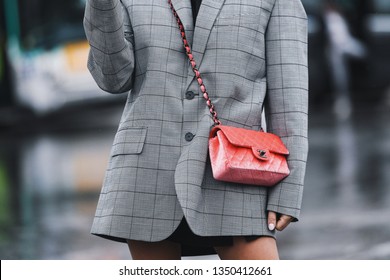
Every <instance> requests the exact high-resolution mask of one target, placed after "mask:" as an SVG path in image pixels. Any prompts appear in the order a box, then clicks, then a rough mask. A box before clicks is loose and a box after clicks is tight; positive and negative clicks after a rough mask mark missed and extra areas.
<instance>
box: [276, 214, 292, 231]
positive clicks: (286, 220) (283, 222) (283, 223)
mask: <svg viewBox="0 0 390 280" xmlns="http://www.w3.org/2000/svg"><path fill="white" fill-rule="evenodd" d="M292 219H293V218H292V217H291V216H288V215H281V216H280V218H279V220H278V222H277V224H276V229H277V230H278V231H282V230H284V229H285V228H286V227H287V226H288V225H289V224H290V223H291V221H292Z"/></svg>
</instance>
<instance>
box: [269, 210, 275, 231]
mask: <svg viewBox="0 0 390 280" xmlns="http://www.w3.org/2000/svg"><path fill="white" fill-rule="evenodd" d="M275 227H276V213H275V212H272V211H269V212H268V229H269V230H271V231H272V230H274V229H275Z"/></svg>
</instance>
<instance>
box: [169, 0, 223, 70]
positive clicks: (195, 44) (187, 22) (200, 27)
mask: <svg viewBox="0 0 390 280" xmlns="http://www.w3.org/2000/svg"><path fill="white" fill-rule="evenodd" d="M224 2H225V0H202V4H201V6H200V8H199V12H198V16H197V19H196V25H195V30H194V26H193V18H192V8H191V1H190V0H172V5H173V7H174V8H175V10H176V12H177V14H178V15H179V17H180V20H181V21H182V23H183V25H184V29H185V32H186V37H187V40H188V42H189V43H190V45H191V46H192V51H193V54H194V58H195V61H196V63H197V65H198V68H199V67H200V64H201V62H202V59H203V54H204V51H205V49H206V45H207V41H208V39H209V36H210V32H211V29H212V27H213V25H214V22H215V19H216V18H217V16H218V14H219V12H220V10H221V8H222V5H223V3H224ZM191 71H192V70H191Z"/></svg>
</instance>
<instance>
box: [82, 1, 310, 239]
mask: <svg viewBox="0 0 390 280" xmlns="http://www.w3.org/2000/svg"><path fill="white" fill-rule="evenodd" d="M172 3H173V5H174V7H175V9H176V10H177V12H178V14H179V16H180V18H181V20H182V22H183V24H184V27H185V30H186V34H187V39H188V41H189V43H190V45H191V47H192V50H193V53H194V57H195V60H196V61H197V64H198V66H199V69H200V72H201V73H202V75H203V80H204V83H205V85H206V86H207V89H208V92H209V94H210V98H211V99H212V100H213V102H214V104H215V107H216V109H217V111H218V115H219V117H220V120H221V121H222V123H223V124H225V125H232V126H237V127H245V128H249V129H254V130H258V129H260V126H261V122H262V108H263V104H264V108H265V116H266V124H267V130H268V131H270V132H273V133H275V134H277V135H279V136H280V137H281V139H282V140H283V141H284V143H285V144H286V146H287V148H288V149H289V151H290V155H289V157H288V164H289V167H290V170H291V174H290V176H288V177H287V178H286V179H285V180H284V181H282V182H281V183H279V184H278V185H277V186H275V187H272V188H266V187H262V186H249V185H240V184H233V183H224V182H218V181H216V180H214V179H213V177H212V173H211V169H210V163H209V161H208V135H209V131H210V128H211V126H212V125H213V121H212V118H211V116H210V113H209V111H208V109H207V106H206V104H205V101H204V99H203V98H202V95H201V94H200V90H199V88H198V85H197V83H196V81H195V80H194V74H193V72H192V69H191V66H190V64H189V62H188V60H187V57H186V55H185V52H184V48H183V45H182V41H181V37H180V33H179V29H178V26H177V23H176V21H175V18H174V16H173V14H172V11H171V10H170V7H169V5H168V0H88V1H87V4H86V11H85V18H84V28H85V32H86V35H87V38H88V41H89V43H90V46H91V49H90V55H89V61H88V68H89V70H90V72H91V74H92V76H93V77H94V79H95V80H96V83H97V84H98V86H99V87H100V88H102V89H103V90H105V91H107V92H110V93H124V92H127V93H128V98H127V102H126V105H125V108H124V111H123V115H122V118H121V121H120V124H119V128H118V131H117V133H116V136H115V139H114V143H113V146H112V151H111V156H110V160H109V163H108V169H107V172H106V176H105V180H104V184H103V187H102V190H101V195H100V198H99V201H98V205H97V210H96V215H95V218H94V222H93V225H92V230H91V232H92V233H93V234H95V235H99V236H102V237H105V238H110V239H113V240H117V241H124V240H125V239H134V240H144V241H159V240H163V239H166V238H167V237H168V236H169V235H170V234H171V233H172V232H173V231H174V230H175V228H176V227H177V226H178V225H179V223H180V221H181V220H182V219H183V217H185V218H186V220H187V222H188V224H189V226H190V228H191V229H192V231H193V232H194V233H195V234H198V235H201V236H222V235H223V236H225V235H228V236H234V235H270V236H272V235H273V234H274V233H273V232H271V231H269V230H268V229H267V222H266V217H267V214H266V213H267V210H273V211H276V212H279V213H283V214H288V215H291V216H293V217H295V218H296V219H297V218H298V216H299V212H300V208H301V201H302V190H303V182H304V175H305V166H306V158H307V152H308V141H307V117H308V102H307V101H308V71H307V70H308V68H307V18H306V14H305V11H304V9H303V7H302V4H301V2H300V0H203V1H202V5H201V7H200V10H199V14H198V17H197V21H196V26H194V24H193V18H192V11H191V3H190V0H172Z"/></svg>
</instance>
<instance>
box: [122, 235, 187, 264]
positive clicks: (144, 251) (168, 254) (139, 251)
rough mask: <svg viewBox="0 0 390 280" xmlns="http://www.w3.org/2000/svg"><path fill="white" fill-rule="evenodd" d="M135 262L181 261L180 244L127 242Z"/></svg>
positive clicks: (166, 241) (169, 242)
mask: <svg viewBox="0 0 390 280" xmlns="http://www.w3.org/2000/svg"><path fill="white" fill-rule="evenodd" d="M127 244H128V245H129V249H130V253H131V256H132V258H133V260H180V259H181V247H180V244H178V243H175V242H171V241H168V240H163V241H159V242H144V241H136V240H127Z"/></svg>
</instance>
